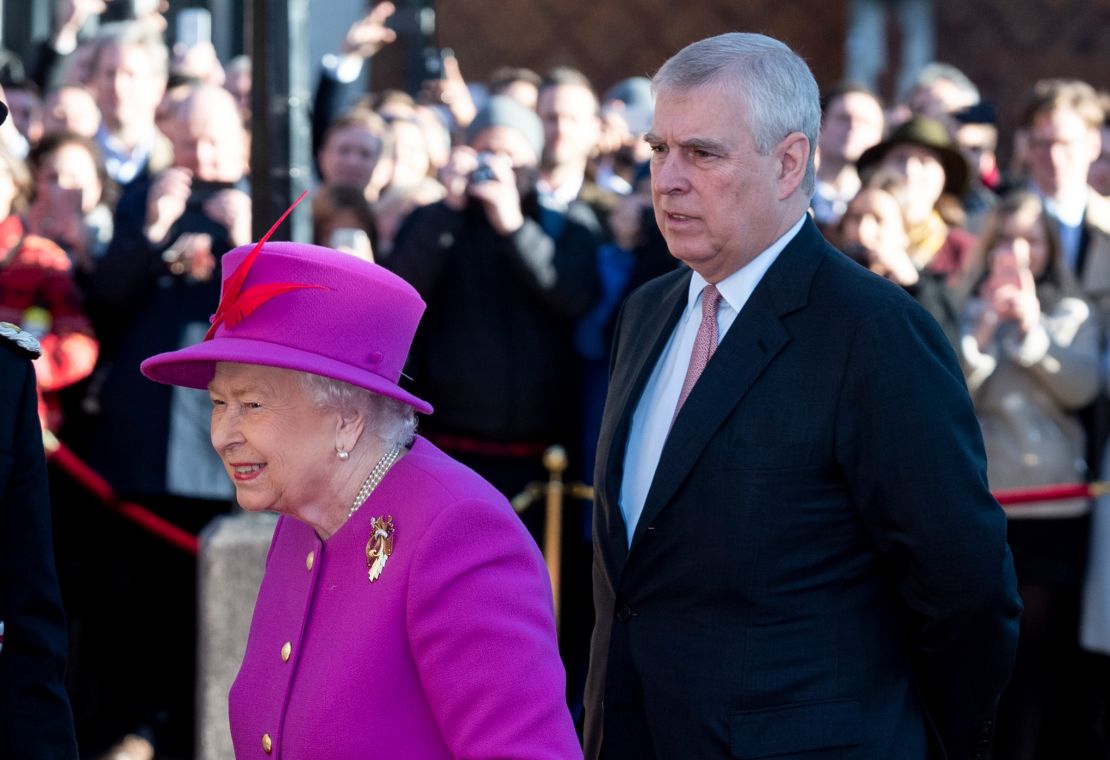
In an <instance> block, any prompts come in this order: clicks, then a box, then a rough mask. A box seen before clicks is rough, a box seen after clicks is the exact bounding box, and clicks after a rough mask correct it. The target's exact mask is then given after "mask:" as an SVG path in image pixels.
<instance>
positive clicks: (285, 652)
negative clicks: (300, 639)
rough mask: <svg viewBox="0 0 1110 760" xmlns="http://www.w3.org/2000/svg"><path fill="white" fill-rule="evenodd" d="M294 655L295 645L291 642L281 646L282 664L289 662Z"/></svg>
mask: <svg viewBox="0 0 1110 760" xmlns="http://www.w3.org/2000/svg"><path fill="white" fill-rule="evenodd" d="M292 653H293V644H292V643H291V642H288V641H287V642H285V643H284V644H282V645H281V661H282V662H289V655H291V654H292Z"/></svg>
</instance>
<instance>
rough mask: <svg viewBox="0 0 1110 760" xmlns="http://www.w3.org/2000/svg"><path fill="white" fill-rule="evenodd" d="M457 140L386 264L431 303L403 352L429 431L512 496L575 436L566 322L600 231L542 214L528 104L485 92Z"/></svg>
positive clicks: (537, 144)
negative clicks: (437, 192) (552, 448)
mask: <svg viewBox="0 0 1110 760" xmlns="http://www.w3.org/2000/svg"><path fill="white" fill-rule="evenodd" d="M468 137H469V140H468V144H467V145H465V146H460V147H457V148H456V149H455V150H454V152H453V153H452V157H451V162H450V163H449V165H448V166H447V168H446V169H444V171H443V172H442V173H441V176H442V179H443V184H444V187H445V188H446V190H447V195H446V197H445V198H444V199H443V200H442V201H441V202H438V203H433V204H431V205H429V206H424V207H423V208H419V209H417V210H416V211H414V212H413V213H412V214H411V215H410V216H409V217H408V219H407V220H405V222H404V224H403V225H402V227H401V230H400V232H399V233H398V235H397V240H396V243H395V245H394V249H393V253H392V255H391V256H390V258H389V259H388V261H387V262H386V263H387V264H388V266H389V267H390V268H391V269H393V270H394V271H396V272H397V273H398V274H400V275H401V276H402V277H404V278H405V279H406V280H408V281H409V282H410V283H412V284H413V285H414V286H415V287H416V289H417V290H418V291H419V292H420V294H421V296H422V297H423V298H424V300H425V301H426V302H427V303H428V311H427V313H426V315H425V318H424V324H423V327H422V328H421V330H422V332H421V334H420V335H418V336H417V340H416V344H415V345H414V347H413V350H412V353H411V356H410V365H411V375H412V376H413V380H414V383H415V386H414V388H419V392H420V393H422V394H424V395H423V397H424V398H427V399H429V400H430V402H431V403H432V404H433V405H434V406H435V409H436V413H435V415H434V421H433V419H432V418H429V419H428V421H427V423H426V425H427V428H426V433H427V435H428V437H429V438H430V439H431V440H433V441H434V442H436V443H437V445H439V446H440V447H441V448H443V449H445V450H447V451H448V452H450V453H452V455H454V456H456V457H457V458H459V459H461V460H462V461H464V462H466V463H468V464H469V465H470V466H472V467H473V468H474V469H476V470H477V471H478V472H479V473H480V474H483V475H484V476H485V477H486V478H487V479H488V480H490V482H492V483H493V484H494V485H495V486H497V488H498V489H499V490H500V491H501V492H502V493H504V494H506V495H507V496H510V497H512V496H515V495H516V494H517V493H519V492H520V491H521V490H522V489H523V487H524V486H525V485H526V484H527V483H528V482H529V481H530V480H533V479H536V478H539V477H542V476H543V474H544V473H543V468H542V466H541V464H540V456H541V455H542V453H543V451H544V449H545V448H546V447H547V446H549V445H550V444H552V443H555V442H557V441H568V440H573V436H574V432H573V427H574V424H573V420H574V418H575V414H574V410H575V408H576V407H575V404H574V401H575V399H574V396H575V391H576V386H577V381H576V377H575V373H574V369H573V366H574V356H573V353H572V351H571V343H570V339H571V330H572V328H573V325H574V320H576V319H577V318H578V317H580V316H581V315H582V314H583V313H585V311H586V310H587V309H588V308H589V307H590V305H591V304H592V303H593V300H594V298H595V296H596V293H597V274H596V270H595V265H594V251H595V249H596V246H597V240H596V238H595V236H594V235H593V234H592V233H591V232H590V230H589V229H588V228H587V227H585V226H583V225H582V224H580V223H579V222H578V221H576V218H575V217H572V216H571V215H570V214H569V213H568V214H567V215H566V217H558V219H554V218H552V217H551V216H550V215H548V214H544V213H543V212H542V211H541V208H540V205H539V203H538V200H537V193H536V189H535V184H536V172H537V164H538V162H539V158H540V156H541V155H542V153H543V126H542V125H541V123H540V120H539V118H538V117H537V116H536V114H535V112H533V111H529V110H528V109H526V108H524V107H523V106H521V105H520V104H519V103H517V102H516V101H515V100H512V99H511V98H507V97H504V96H498V97H495V98H491V99H490V102H489V104H488V105H487V106H486V108H485V109H484V110H483V112H482V113H481V114H479V116H478V117H477V118H476V119H475V120H474V123H473V124H471V127H470V129H469V131H468ZM481 153H489V154H492V156H489V157H484V158H483V161H484V163H483V164H482V165H483V169H482V172H481V173H479V174H477V175H476V174H475V171H476V170H478V169H479V163H480V162H479V154H481ZM545 223H546V224H545ZM546 225H552V226H551V227H548V226H546ZM529 527H530V528H531V530H532V533H533V535H538V534H539V525H537V524H532V525H530V526H529Z"/></svg>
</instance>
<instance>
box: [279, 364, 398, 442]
mask: <svg viewBox="0 0 1110 760" xmlns="http://www.w3.org/2000/svg"><path fill="white" fill-rule="evenodd" d="M297 375H298V376H299V377H300V379H301V383H302V386H303V387H304V389H305V392H306V393H308V397H309V398H310V399H311V400H312V402H313V403H314V404H315V405H316V406H318V407H320V408H322V409H334V410H336V411H340V412H344V411H358V412H362V414H363V415H364V416H365V418H366V426H367V427H366V429H367V431H368V432H370V433H371V434H372V435H374V436H377V437H378V438H380V439H381V440H382V441H383V442H384V443H385V445H386V446H389V447H393V446H408V445H409V444H411V443H412V439H413V437H414V436H415V435H416V410H415V409H413V408H412V407H411V406H410V405H409V404H406V403H405V402H403V401H398V400H396V399H392V398H389V397H388V396H383V395H381V394H380V393H374V392H373V391H368V390H366V389H365V388H359V387H357V386H354V385H351V384H350V383H345V382H343V381H342V380H333V379H332V378H330V377H322V376H320V375H314V374H312V373H311V372H298V373H297Z"/></svg>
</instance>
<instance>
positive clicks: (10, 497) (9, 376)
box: [0, 338, 77, 760]
mask: <svg viewBox="0 0 1110 760" xmlns="http://www.w3.org/2000/svg"><path fill="white" fill-rule="evenodd" d="M0 399H2V401H3V403H2V404H0V621H3V623H4V637H3V649H2V650H0V757H3V758H5V759H6V760H18V759H19V758H28V759H30V758H34V759H35V760H46V759H50V758H76V757H77V739H76V737H75V736H74V732H73V718H72V715H71V713H70V707H69V698H68V697H67V696H66V691H65V688H64V686H63V679H64V676H65V657H66V646H67V645H66V624H65V616H64V613H63V612H62V601H61V595H60V592H59V590H58V576H57V574H56V572H55V570H54V549H53V545H52V539H51V527H50V494H49V491H48V489H47V481H46V460H45V458H44V456H43V450H42V434H41V432H40V429H39V420H38V415H37V413H36V408H35V406H36V405H35V373H34V370H33V368H32V366H31V362H30V356H29V355H28V353H27V352H25V351H23V350H22V349H19V348H17V347H16V345H15V344H14V343H13V342H11V341H10V340H9V339H7V338H0Z"/></svg>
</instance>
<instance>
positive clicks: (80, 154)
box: [35, 143, 103, 214]
mask: <svg viewBox="0 0 1110 760" xmlns="http://www.w3.org/2000/svg"><path fill="white" fill-rule="evenodd" d="M35 181H36V185H37V186H36V188H35V190H36V194H37V195H38V196H39V197H49V195H48V194H49V193H50V192H51V188H61V189H62V190H69V191H73V192H75V193H76V192H79V193H80V198H81V203H80V205H81V213H82V214H88V213H90V212H91V211H92V210H93V209H95V208H96V204H98V203H100V197H101V195H102V193H103V187H102V186H101V184H100V175H99V174H98V173H97V170H96V161H95V160H94V159H93V157H92V155H90V154H89V152H88V151H87V150H85V148H84V147H82V146H80V145H77V144H75V143H65V144H63V145H61V146H60V147H59V148H58V149H57V150H55V151H54V152H53V153H51V154H50V155H49V156H48V157H47V158H46V160H45V161H44V162H43V164H42V166H41V167H40V168H39V171H38V174H37V175H36V177H35Z"/></svg>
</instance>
